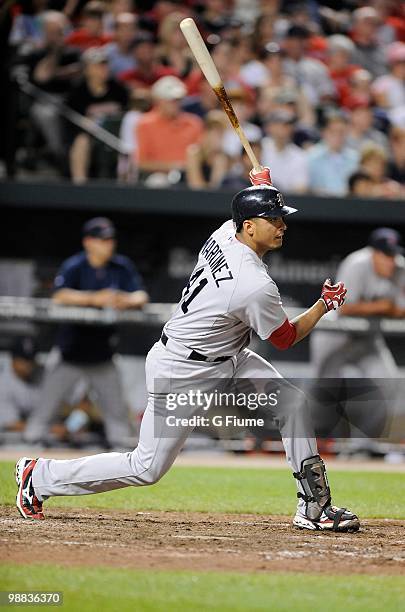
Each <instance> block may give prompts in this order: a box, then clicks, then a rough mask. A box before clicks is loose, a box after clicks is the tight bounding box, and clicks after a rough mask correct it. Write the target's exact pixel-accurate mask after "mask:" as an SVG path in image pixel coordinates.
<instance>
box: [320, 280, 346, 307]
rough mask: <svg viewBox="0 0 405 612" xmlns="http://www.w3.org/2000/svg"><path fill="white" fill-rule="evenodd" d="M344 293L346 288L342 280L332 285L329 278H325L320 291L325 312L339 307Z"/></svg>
mask: <svg viewBox="0 0 405 612" xmlns="http://www.w3.org/2000/svg"><path fill="white" fill-rule="evenodd" d="M346 293H347V289H346V287H345V286H344V284H343V283H342V282H340V283H336V285H332V281H331V280H330V278H327V279H326V281H325V282H324V284H323V287H322V292H321V300H322V301H323V303H324V305H325V308H326V312H328V311H329V310H337V309H338V308H340V306H342V304H344V301H345V297H346Z"/></svg>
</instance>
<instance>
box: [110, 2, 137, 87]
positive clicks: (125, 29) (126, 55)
mask: <svg viewBox="0 0 405 612" xmlns="http://www.w3.org/2000/svg"><path fill="white" fill-rule="evenodd" d="M136 33H137V21H136V16H135V15H133V14H132V13H120V14H119V15H117V17H116V19H115V26H114V41H113V42H112V43H110V44H109V45H107V47H106V50H107V57H108V63H109V66H110V72H111V74H112V76H114V77H116V76H117V75H118V74H120V73H121V72H125V71H126V70H133V69H134V68H135V66H136V62H135V58H134V54H133V53H132V44H133V41H134V39H135V36H136Z"/></svg>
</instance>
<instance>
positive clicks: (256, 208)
mask: <svg viewBox="0 0 405 612" xmlns="http://www.w3.org/2000/svg"><path fill="white" fill-rule="evenodd" d="M295 212H297V209H296V208H292V207H291V206H287V205H286V203H285V202H284V198H283V195H282V194H281V193H280V192H279V190H278V189H276V187H272V186H270V185H254V186H253V187H247V188H246V189H242V191H239V193H237V194H236V196H235V197H234V198H233V200H232V219H233V221H234V223H235V225H236V231H238V232H239V231H240V230H241V229H242V225H243V222H244V221H246V219H253V217H270V218H273V219H275V218H276V217H285V216H286V215H291V213H295Z"/></svg>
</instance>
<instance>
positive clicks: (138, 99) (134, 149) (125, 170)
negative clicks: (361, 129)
mask: <svg viewBox="0 0 405 612" xmlns="http://www.w3.org/2000/svg"><path fill="white" fill-rule="evenodd" d="M150 109H151V98H150V94H149V92H146V91H145V90H133V91H132V92H131V95H130V107H129V110H128V111H127V112H126V113H125V115H124V116H123V118H122V122H121V125H120V131H119V138H120V140H121V143H122V144H123V145H124V146H125V149H126V154H124V155H120V157H119V160H118V170H117V174H118V178H119V179H121V180H123V181H128V182H134V181H135V180H136V177H137V167H136V163H135V162H136V160H137V158H138V140H137V126H138V123H139V121H140V119H141V117H142V116H143V114H144V113H146V112H148V111H150Z"/></svg>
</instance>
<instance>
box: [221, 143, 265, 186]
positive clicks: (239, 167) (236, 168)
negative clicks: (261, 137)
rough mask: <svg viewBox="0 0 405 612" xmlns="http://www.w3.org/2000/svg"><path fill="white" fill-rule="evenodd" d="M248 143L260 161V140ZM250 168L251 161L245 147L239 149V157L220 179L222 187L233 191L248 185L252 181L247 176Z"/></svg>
mask: <svg viewBox="0 0 405 612" xmlns="http://www.w3.org/2000/svg"><path fill="white" fill-rule="evenodd" d="M250 145H251V147H252V149H253V153H254V154H255V155H256V158H257V159H258V160H259V162H260V161H261V159H262V147H261V144H260V142H251V143H250ZM251 170H252V162H251V161H250V159H249V156H248V154H247V153H246V151H245V149H241V150H240V153H239V159H238V160H235V163H234V164H233V165H232V166H231V167H230V169H229V171H228V173H227V174H226V176H225V177H224V179H223V181H222V187H226V188H229V189H232V191H233V192H235V191H240V190H241V189H245V187H250V186H251V184H252V183H251V181H250V178H249V172H250V171H251Z"/></svg>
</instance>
